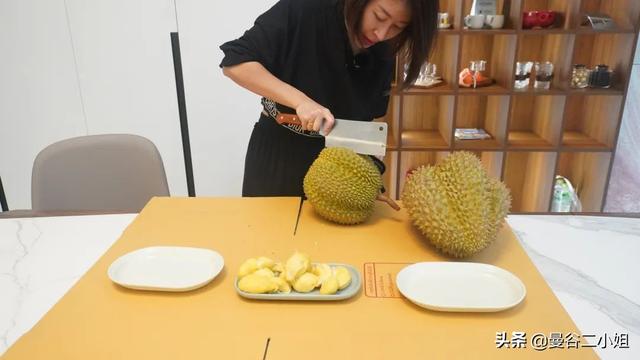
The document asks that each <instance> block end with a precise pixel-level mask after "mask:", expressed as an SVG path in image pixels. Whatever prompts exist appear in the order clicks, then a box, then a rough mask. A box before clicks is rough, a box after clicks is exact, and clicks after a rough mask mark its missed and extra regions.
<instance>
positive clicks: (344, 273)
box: [333, 266, 351, 290]
mask: <svg viewBox="0 0 640 360" xmlns="http://www.w3.org/2000/svg"><path fill="white" fill-rule="evenodd" d="M333 273H334V275H335V277H336V279H337V280H338V289H340V290H342V289H344V288H346V287H347V286H349V284H351V273H349V270H347V268H346V267H344V266H336V267H335V268H334V269H333Z"/></svg>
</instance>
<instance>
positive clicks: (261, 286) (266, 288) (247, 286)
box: [238, 273, 278, 294]
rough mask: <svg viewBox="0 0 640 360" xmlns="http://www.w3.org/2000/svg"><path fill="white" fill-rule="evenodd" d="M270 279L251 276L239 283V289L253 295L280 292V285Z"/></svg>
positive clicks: (245, 277) (255, 275) (261, 276)
mask: <svg viewBox="0 0 640 360" xmlns="http://www.w3.org/2000/svg"><path fill="white" fill-rule="evenodd" d="M273 279H274V278H270V277H267V276H264V275H259V274H255V273H254V274H249V275H246V276H244V277H243V278H241V279H240V281H238V288H239V289H240V290H242V291H244V292H248V293H252V294H265V293H272V292H275V291H277V290H278V284H276V282H275V281H274V280H273Z"/></svg>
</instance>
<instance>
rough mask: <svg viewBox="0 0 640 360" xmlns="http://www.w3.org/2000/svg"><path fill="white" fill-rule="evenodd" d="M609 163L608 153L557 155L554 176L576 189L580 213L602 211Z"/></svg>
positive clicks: (568, 153) (567, 153) (609, 155)
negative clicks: (580, 207) (562, 178)
mask: <svg viewBox="0 0 640 360" xmlns="http://www.w3.org/2000/svg"><path fill="white" fill-rule="evenodd" d="M610 161H611V153H609V152H600V153H596V152H589V153H575V152H565V153H561V154H560V155H559V157H558V165H557V168H556V174H557V175H561V176H564V177H565V178H567V179H568V180H569V181H570V182H571V184H572V185H573V187H574V189H576V192H577V194H578V198H579V199H580V201H581V203H582V211H587V212H591V211H602V206H603V202H604V194H605V189H606V180H607V173H608V172H609V164H610Z"/></svg>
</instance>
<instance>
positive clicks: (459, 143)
mask: <svg viewBox="0 0 640 360" xmlns="http://www.w3.org/2000/svg"><path fill="white" fill-rule="evenodd" d="M454 148H455V149H456V150H500V149H502V145H500V143H498V141H497V140H496V139H482V140H455V141H454Z"/></svg>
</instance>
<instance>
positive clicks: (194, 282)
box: [107, 246, 224, 291]
mask: <svg viewBox="0 0 640 360" xmlns="http://www.w3.org/2000/svg"><path fill="white" fill-rule="evenodd" d="M223 267H224V259H223V258H222V256H221V255H220V254H218V253H217V252H215V251H213V250H209V249H201V248H192V247H179V246H152V247H147V248H142V249H139V250H135V251H132V252H130V253H127V254H125V255H122V256H121V257H119V258H118V259H116V261H114V262H113V263H112V264H111V266H109V270H108V272H107V273H108V274H109V278H110V279H111V280H112V281H113V282H115V283H116V284H119V285H122V286H124V287H127V288H131V289H137V290H159V291H189V290H194V289H197V288H199V287H202V286H204V285H206V284H208V283H209V282H210V281H211V280H213V279H214V278H215V277H216V276H217V275H218V274H219V273H220V271H221V270H222V268H223Z"/></svg>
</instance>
